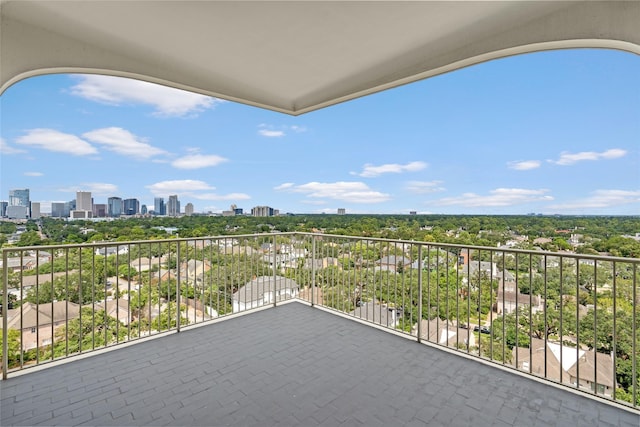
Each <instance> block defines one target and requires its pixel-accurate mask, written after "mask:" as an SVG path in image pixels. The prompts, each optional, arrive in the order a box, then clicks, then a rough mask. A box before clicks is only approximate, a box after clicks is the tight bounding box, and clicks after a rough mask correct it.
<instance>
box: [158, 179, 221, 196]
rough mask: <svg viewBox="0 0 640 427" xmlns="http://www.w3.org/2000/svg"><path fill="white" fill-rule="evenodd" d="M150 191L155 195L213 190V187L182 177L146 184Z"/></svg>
mask: <svg viewBox="0 0 640 427" xmlns="http://www.w3.org/2000/svg"><path fill="white" fill-rule="evenodd" d="M146 188H148V189H149V190H150V191H151V193H153V194H154V195H156V196H168V195H170V194H179V193H184V192H193V191H202V190H215V187H212V186H211V185H209V184H207V183H206V182H204V181H198V180H192V179H182V180H175V181H161V182H156V183H155V184H151V185H147V186H146Z"/></svg>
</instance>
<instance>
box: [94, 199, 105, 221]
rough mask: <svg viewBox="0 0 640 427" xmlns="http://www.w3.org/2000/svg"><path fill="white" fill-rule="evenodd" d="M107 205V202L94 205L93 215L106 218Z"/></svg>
mask: <svg viewBox="0 0 640 427" xmlns="http://www.w3.org/2000/svg"><path fill="white" fill-rule="evenodd" d="M107 211H108V210H107V205H106V204H105V203H96V204H94V205H93V217H94V218H104V217H106V216H107Z"/></svg>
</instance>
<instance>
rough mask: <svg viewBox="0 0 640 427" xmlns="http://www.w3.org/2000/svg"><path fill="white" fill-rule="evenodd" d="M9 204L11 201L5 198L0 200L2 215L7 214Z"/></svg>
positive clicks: (0, 214) (0, 212)
mask: <svg viewBox="0 0 640 427" xmlns="http://www.w3.org/2000/svg"><path fill="white" fill-rule="evenodd" d="M7 206H9V202H7V201H4V200H3V201H1V202H0V217H1V216H6V215H7Z"/></svg>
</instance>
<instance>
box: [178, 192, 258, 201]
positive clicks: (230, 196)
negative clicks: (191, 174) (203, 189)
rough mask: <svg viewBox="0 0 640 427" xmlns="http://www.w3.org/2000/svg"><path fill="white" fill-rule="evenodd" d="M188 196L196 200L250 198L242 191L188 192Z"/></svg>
mask: <svg viewBox="0 0 640 427" xmlns="http://www.w3.org/2000/svg"><path fill="white" fill-rule="evenodd" d="M185 195H186V194H185ZM188 196H189V197H192V198H194V199H198V200H249V199H250V198H251V196H249V195H248V194H244V193H229V194H215V193H202V194H195V193H189V194H188Z"/></svg>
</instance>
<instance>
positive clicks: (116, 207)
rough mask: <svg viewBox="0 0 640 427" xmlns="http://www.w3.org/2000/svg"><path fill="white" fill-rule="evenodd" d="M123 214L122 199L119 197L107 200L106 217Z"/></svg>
mask: <svg viewBox="0 0 640 427" xmlns="http://www.w3.org/2000/svg"><path fill="white" fill-rule="evenodd" d="M122 212H123V204H122V199H121V198H120V197H109V198H108V199H107V215H109V216H111V217H115V218H117V217H119V216H120V215H122Z"/></svg>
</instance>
